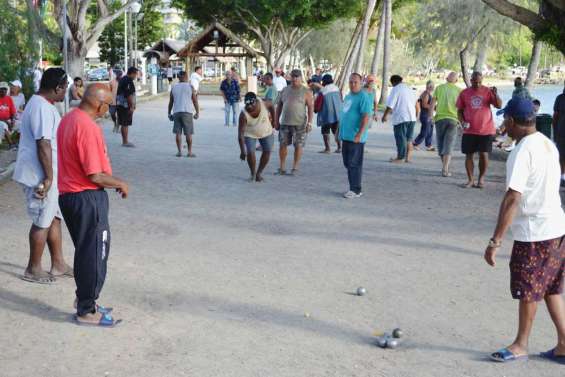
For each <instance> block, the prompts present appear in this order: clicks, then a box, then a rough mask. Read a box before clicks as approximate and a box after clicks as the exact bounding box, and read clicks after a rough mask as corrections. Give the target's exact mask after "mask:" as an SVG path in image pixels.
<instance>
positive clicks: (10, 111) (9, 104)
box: [0, 95, 16, 121]
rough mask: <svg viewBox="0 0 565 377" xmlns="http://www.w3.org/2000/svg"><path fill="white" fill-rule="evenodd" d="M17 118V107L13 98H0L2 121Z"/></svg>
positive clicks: (0, 117)
mask: <svg viewBox="0 0 565 377" xmlns="http://www.w3.org/2000/svg"><path fill="white" fill-rule="evenodd" d="M15 116H16V106H14V101H13V100H12V97H10V96H8V95H6V96H4V97H2V98H0V120H3V121H6V120H9V119H11V118H12V117H15Z"/></svg>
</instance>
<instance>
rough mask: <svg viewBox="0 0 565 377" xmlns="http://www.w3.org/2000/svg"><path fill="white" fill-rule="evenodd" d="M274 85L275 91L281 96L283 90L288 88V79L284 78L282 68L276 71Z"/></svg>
mask: <svg viewBox="0 0 565 377" xmlns="http://www.w3.org/2000/svg"><path fill="white" fill-rule="evenodd" d="M273 85H274V86H275V89H276V90H277V93H278V94H281V92H282V91H283V89H284V88H286V86H287V84H286V79H285V78H284V76H283V74H282V70H281V69H280V68H276V69H275V77H274V78H273Z"/></svg>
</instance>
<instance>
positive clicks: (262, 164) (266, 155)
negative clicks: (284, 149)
mask: <svg viewBox="0 0 565 377" xmlns="http://www.w3.org/2000/svg"><path fill="white" fill-rule="evenodd" d="M270 158H271V152H265V151H263V153H261V158H260V159H259V168H258V169H257V174H256V176H255V180H256V181H257V182H261V181H262V180H263V170H265V168H266V167H267V164H268V163H269V159H270Z"/></svg>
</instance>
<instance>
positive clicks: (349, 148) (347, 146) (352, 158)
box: [341, 140, 365, 194]
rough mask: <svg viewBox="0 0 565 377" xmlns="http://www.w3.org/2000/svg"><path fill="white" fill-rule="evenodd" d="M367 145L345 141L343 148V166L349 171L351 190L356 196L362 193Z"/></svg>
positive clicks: (348, 177)
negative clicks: (364, 155)
mask: <svg viewBox="0 0 565 377" xmlns="http://www.w3.org/2000/svg"><path fill="white" fill-rule="evenodd" d="M364 150H365V143H353V142H351V141H347V140H344V141H343V144H342V147H341V155H342V156H343V165H345V168H346V169H347V179H348V180H349V189H350V190H351V191H353V192H354V193H356V194H359V193H360V192H361V178H362V176H363V154H364Z"/></svg>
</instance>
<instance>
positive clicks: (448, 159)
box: [441, 154, 451, 174]
mask: <svg viewBox="0 0 565 377" xmlns="http://www.w3.org/2000/svg"><path fill="white" fill-rule="evenodd" d="M441 162H442V163H443V171H444V172H445V173H446V174H449V164H450V163H451V155H450V154H446V155H443V156H441Z"/></svg>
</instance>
